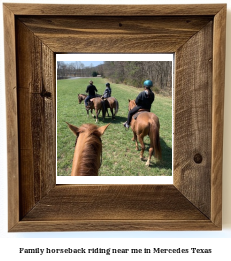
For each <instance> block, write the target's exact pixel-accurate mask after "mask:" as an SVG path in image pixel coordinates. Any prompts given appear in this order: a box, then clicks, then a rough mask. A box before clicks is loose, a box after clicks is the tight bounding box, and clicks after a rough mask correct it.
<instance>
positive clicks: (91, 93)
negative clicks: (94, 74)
mask: <svg viewBox="0 0 231 261" xmlns="http://www.w3.org/2000/svg"><path fill="white" fill-rule="evenodd" d="M89 83H90V85H88V86H87V89H86V93H88V96H87V97H86V99H85V106H86V107H87V106H88V102H89V100H90V99H92V98H95V92H98V90H97V89H96V87H95V85H93V81H90V82H89Z"/></svg>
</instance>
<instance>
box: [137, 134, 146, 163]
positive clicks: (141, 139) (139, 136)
mask: <svg viewBox="0 0 231 261" xmlns="http://www.w3.org/2000/svg"><path fill="white" fill-rule="evenodd" d="M143 138H144V137H143V136H141V135H138V140H139V142H140V144H141V152H140V159H141V160H143V157H144V150H145V145H144V141H143Z"/></svg>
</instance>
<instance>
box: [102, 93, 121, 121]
mask: <svg viewBox="0 0 231 261" xmlns="http://www.w3.org/2000/svg"><path fill="white" fill-rule="evenodd" d="M108 108H109V109H110V110H111V116H112V119H114V118H115V116H116V114H117V112H118V110H119V103H118V101H117V99H116V98H114V97H108V98H106V99H104V100H103V119H104V118H105V114H106V112H107V114H108V116H109V113H108V111H107V109H108ZM113 109H114V110H115V111H114V112H113Z"/></svg>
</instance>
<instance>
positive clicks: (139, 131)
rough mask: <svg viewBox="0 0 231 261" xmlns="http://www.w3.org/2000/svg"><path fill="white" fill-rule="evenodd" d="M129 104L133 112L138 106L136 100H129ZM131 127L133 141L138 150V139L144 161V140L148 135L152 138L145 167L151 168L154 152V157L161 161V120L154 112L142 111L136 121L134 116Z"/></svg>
mask: <svg viewBox="0 0 231 261" xmlns="http://www.w3.org/2000/svg"><path fill="white" fill-rule="evenodd" d="M128 102H129V105H128V109H129V110H131V109H132V108H134V107H135V106H136V103H135V100H128ZM130 126H131V129H132V131H133V135H134V136H133V138H132V140H133V141H135V142H136V150H138V149H139V147H138V142H137V138H138V141H139V142H140V144H141V152H140V159H141V160H143V155H144V150H145V145H144V141H143V138H144V137H145V136H147V135H148V136H149V138H150V147H149V156H148V160H147V162H146V164H145V165H146V166H150V160H151V157H152V155H153V152H154V157H155V158H157V159H158V160H161V146H160V136H159V130H160V122H159V118H158V117H157V116H156V115H155V114H154V113H152V112H148V111H142V112H140V114H139V115H138V116H137V118H136V119H134V116H133V117H132V120H131V124H130Z"/></svg>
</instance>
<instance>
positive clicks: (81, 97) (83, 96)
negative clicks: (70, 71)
mask: <svg viewBox="0 0 231 261" xmlns="http://www.w3.org/2000/svg"><path fill="white" fill-rule="evenodd" d="M86 97H87V95H86V94H78V100H79V104H81V102H82V101H84V100H85V99H86Z"/></svg>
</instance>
